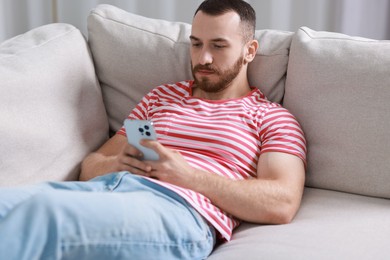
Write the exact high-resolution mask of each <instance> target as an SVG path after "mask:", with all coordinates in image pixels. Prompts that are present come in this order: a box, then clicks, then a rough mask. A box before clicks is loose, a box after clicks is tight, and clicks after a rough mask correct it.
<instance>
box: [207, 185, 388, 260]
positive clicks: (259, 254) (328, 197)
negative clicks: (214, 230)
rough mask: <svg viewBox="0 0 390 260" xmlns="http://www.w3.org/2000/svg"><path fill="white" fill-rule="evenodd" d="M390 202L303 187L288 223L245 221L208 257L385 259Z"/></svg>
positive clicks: (292, 259) (226, 258) (299, 259)
mask: <svg viewBox="0 0 390 260" xmlns="http://www.w3.org/2000/svg"><path fill="white" fill-rule="evenodd" d="M389 215H390V201H389V200H386V199H378V198H370V197H366V196H360V195H354V194H348V193H342V192H335V191H329V190H321V189H313V188H306V189H305V193H304V196H303V201H302V205H301V209H300V210H299V212H298V214H297V216H296V218H295V219H294V220H293V222H292V223H290V224H287V225H255V224H248V223H244V224H243V225H242V226H240V227H239V228H238V229H237V230H236V231H235V233H234V234H233V239H232V241H230V242H229V243H226V244H222V245H220V246H219V247H217V248H216V249H215V250H214V252H213V253H212V255H211V256H210V257H209V258H208V259H209V260H216V259H224V260H230V259H231V260H235V259H290V260H295V259H296V260H306V259H307V260H311V259H318V260H322V259H323V260H329V259H335V260H336V259H383V260H385V259H389V256H390V252H389V248H388V241H389V239H390V233H389V232H386V231H388V230H390V218H389Z"/></svg>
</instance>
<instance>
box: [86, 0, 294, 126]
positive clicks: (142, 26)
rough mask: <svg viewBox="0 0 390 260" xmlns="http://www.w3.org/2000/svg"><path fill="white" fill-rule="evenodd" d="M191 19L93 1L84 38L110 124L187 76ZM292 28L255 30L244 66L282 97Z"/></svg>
mask: <svg viewBox="0 0 390 260" xmlns="http://www.w3.org/2000/svg"><path fill="white" fill-rule="evenodd" d="M190 33H191V25H190V24H187V23H181V22H169V21H165V20H158V19H152V18H147V17H143V16H139V15H135V14H131V13H128V12H126V11H124V10H122V9H119V8H117V7H115V6H111V5H99V6H97V7H96V8H95V9H94V10H93V11H92V12H91V14H90V15H89V17H88V42H89V45H90V48H91V51H92V54H93V57H94V62H95V66H96V70H97V74H98V77H99V80H100V82H101V85H102V91H103V97H104V102H105V104H106V108H107V112H108V115H109V121H110V128H111V130H112V131H116V130H118V129H119V128H120V127H121V126H122V124H123V120H124V119H125V118H126V116H127V115H128V114H129V112H130V110H131V109H132V108H134V106H135V105H136V104H137V103H138V102H139V101H140V100H141V98H142V97H143V96H144V95H145V94H147V93H148V92H149V91H150V90H151V89H152V88H154V87H156V86H158V85H161V84H169V83H175V82H178V81H181V80H189V79H192V74H191V65H190V53H189V46H190V40H189V36H190ZM292 35H293V33H291V32H282V31H276V30H258V31H256V38H257V39H258V40H259V42H260V48H259V50H258V53H257V55H256V57H255V59H254V61H253V62H252V63H251V64H250V66H249V80H250V84H252V85H253V86H256V87H258V88H260V89H261V90H262V91H263V92H264V93H265V94H266V95H267V97H268V98H269V99H270V100H272V101H275V102H281V100H282V98H283V95H284V83H285V78H286V71H287V62H288V53H289V47H290V43H291V39H292Z"/></svg>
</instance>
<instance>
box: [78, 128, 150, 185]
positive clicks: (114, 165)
mask: <svg viewBox="0 0 390 260" xmlns="http://www.w3.org/2000/svg"><path fill="white" fill-rule="evenodd" d="M138 153H139V151H138V150H137V149H135V148H134V147H133V146H131V145H129V144H128V143H127V138H126V137H125V136H123V135H119V134H116V135H114V136H113V137H111V139H109V140H108V141H107V142H106V143H105V144H103V145H102V146H101V147H100V148H99V149H98V150H97V151H96V152H93V153H91V154H89V155H88V156H87V157H86V158H85V159H84V160H83V162H82V164H81V173H80V177H79V180H81V181H86V180H89V179H92V178H94V177H97V176H100V175H104V174H107V173H110V172H117V171H130V172H132V171H133V170H134V167H138V168H139V169H142V170H143V171H149V170H150V168H148V167H149V166H147V165H146V164H144V163H142V162H141V161H139V160H137V158H139V156H140V154H138Z"/></svg>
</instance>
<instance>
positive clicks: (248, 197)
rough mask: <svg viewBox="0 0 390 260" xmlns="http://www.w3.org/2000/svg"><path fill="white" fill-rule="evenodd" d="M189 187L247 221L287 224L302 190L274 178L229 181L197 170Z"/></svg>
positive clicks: (293, 213) (296, 208) (293, 214)
mask: <svg viewBox="0 0 390 260" xmlns="http://www.w3.org/2000/svg"><path fill="white" fill-rule="evenodd" d="M191 186H193V187H192V189H194V190H196V191H197V192H199V193H202V194H203V195H205V196H206V197H208V198H209V199H210V200H211V201H212V202H213V204H215V205H216V206H218V207H220V208H221V209H222V210H224V211H226V212H228V213H230V214H232V215H233V216H235V217H237V218H239V219H241V220H244V221H248V222H255V223H264V224H282V223H289V222H290V221H291V220H292V218H293V217H294V216H295V214H296V211H297V210H298V207H299V204H300V197H301V191H299V190H297V191H294V190H293V188H287V187H286V186H285V185H281V184H280V182H278V181H275V180H266V179H253V180H237V181H234V180H230V179H227V178H224V177H221V176H218V175H215V174H208V173H204V172H200V173H199V174H198V175H197V177H196V180H194V181H193V182H192V185H191Z"/></svg>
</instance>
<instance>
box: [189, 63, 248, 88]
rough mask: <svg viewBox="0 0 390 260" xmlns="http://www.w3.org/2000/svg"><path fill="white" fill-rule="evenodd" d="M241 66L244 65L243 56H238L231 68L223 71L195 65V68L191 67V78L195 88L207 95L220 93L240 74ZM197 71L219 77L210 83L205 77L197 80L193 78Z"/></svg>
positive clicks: (209, 65)
mask: <svg viewBox="0 0 390 260" xmlns="http://www.w3.org/2000/svg"><path fill="white" fill-rule="evenodd" d="M243 64H244V58H243V56H240V57H239V58H238V59H237V61H236V62H235V63H234V65H233V66H232V67H231V68H228V69H226V70H224V71H221V70H219V69H218V68H216V67H215V66H213V65H212V64H207V65H196V66H195V67H193V66H191V67H192V76H193V77H194V83H195V86H196V87H198V88H199V89H201V90H203V91H205V92H208V93H217V92H220V91H222V90H224V89H226V88H227V87H229V86H230V84H231V83H232V82H233V80H234V79H235V78H236V77H237V75H238V74H239V73H240V71H241V68H242V65H243ZM191 65H192V64H191ZM199 70H210V71H212V72H213V75H217V76H218V77H219V79H218V81H217V82H211V81H210V79H209V78H207V77H200V78H197V77H196V76H195V73H196V72H197V71H199Z"/></svg>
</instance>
